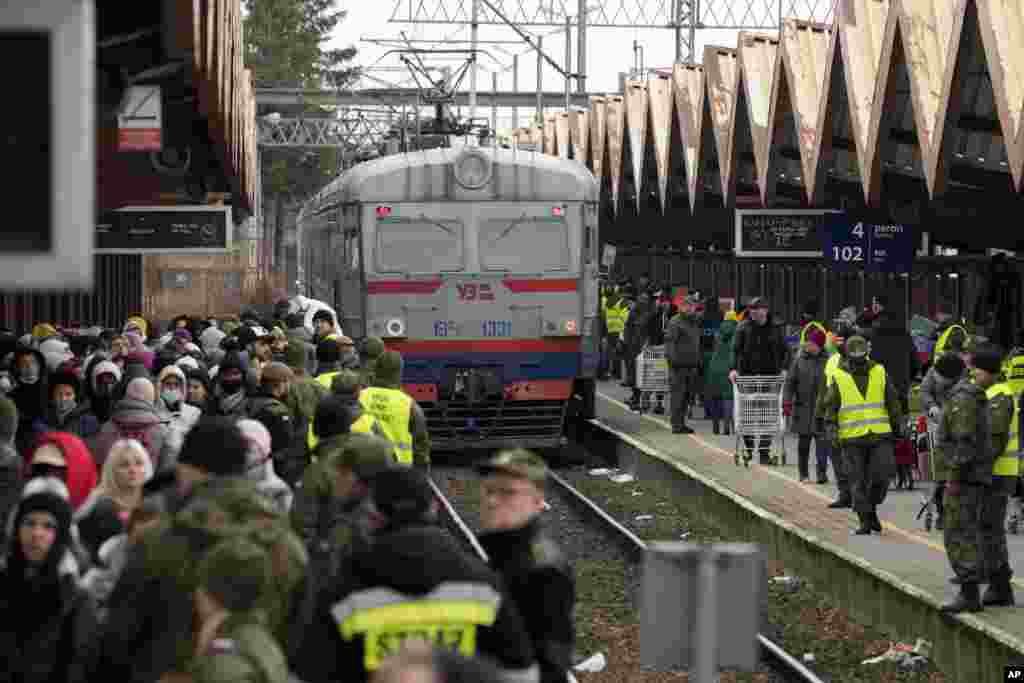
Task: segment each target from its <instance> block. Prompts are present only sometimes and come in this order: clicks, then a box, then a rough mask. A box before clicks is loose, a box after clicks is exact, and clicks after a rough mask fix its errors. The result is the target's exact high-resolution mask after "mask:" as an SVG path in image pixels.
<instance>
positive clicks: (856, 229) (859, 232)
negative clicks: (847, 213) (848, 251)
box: [853, 223, 864, 239]
mask: <svg viewBox="0 0 1024 683" xmlns="http://www.w3.org/2000/svg"><path fill="white" fill-rule="evenodd" d="M853 234H854V236H855V237H857V238H858V239H864V224H863V223H858V224H857V225H855V226H853Z"/></svg>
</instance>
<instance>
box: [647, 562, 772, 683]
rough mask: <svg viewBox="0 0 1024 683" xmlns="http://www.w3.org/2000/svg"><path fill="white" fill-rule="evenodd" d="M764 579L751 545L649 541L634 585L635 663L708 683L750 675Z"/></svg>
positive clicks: (754, 662)
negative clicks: (720, 675)
mask: <svg viewBox="0 0 1024 683" xmlns="http://www.w3.org/2000/svg"><path fill="white" fill-rule="evenodd" d="M764 582H765V573H764V558H763V556H762V554H761V551H760V549H759V548H758V547H757V546H756V545H751V544H745V543H727V544H721V545H712V546H699V545H694V544H692V543H679V542H667V543H651V544H649V545H648V546H647V552H646V554H645V558H644V569H643V582H642V585H641V602H640V662H641V664H642V665H643V666H644V667H645V668H650V669H655V670H660V671H665V670H684V669H689V670H690V671H691V672H692V673H693V678H692V679H691V680H693V681H694V682H695V683H713V681H715V680H717V672H718V671H719V670H722V669H729V670H737V671H754V670H756V668H757V664H758V659H759V646H758V642H757V632H758V629H759V626H760V619H761V599H762V596H763V595H764Z"/></svg>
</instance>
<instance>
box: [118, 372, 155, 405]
mask: <svg viewBox="0 0 1024 683" xmlns="http://www.w3.org/2000/svg"><path fill="white" fill-rule="evenodd" d="M124 397H125V398H131V399H135V400H136V401H142V402H143V403H156V390H155V389H154V388H153V383H152V382H150V381H149V380H148V379H146V378H145V377H136V378H135V379H133V380H132V381H131V382H128V386H127V387H126V388H125V390H124Z"/></svg>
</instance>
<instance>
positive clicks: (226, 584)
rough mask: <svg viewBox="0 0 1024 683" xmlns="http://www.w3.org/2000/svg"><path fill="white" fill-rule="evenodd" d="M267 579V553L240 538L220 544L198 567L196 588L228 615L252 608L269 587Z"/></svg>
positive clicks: (269, 574) (268, 576) (269, 577)
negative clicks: (218, 604)
mask: <svg viewBox="0 0 1024 683" xmlns="http://www.w3.org/2000/svg"><path fill="white" fill-rule="evenodd" d="M270 580H271V572H270V558H269V557H268V556H267V553H266V552H265V551H264V550H263V549H262V548H260V547H259V546H258V545H256V544H255V543H253V542H252V541H250V540H248V539H246V538H242V537H234V538H229V539H227V540H224V541H221V542H220V543H218V544H217V545H216V546H214V547H213V549H212V550H210V552H208V553H207V554H206V557H205V558H203V561H202V563H201V564H200V565H199V587H200V588H202V589H203V590H204V591H206V593H207V594H208V595H209V596H210V597H211V598H213V599H214V600H216V601H217V602H219V603H220V604H221V605H222V606H223V607H224V608H225V609H227V610H228V611H229V612H246V611H249V610H251V609H252V608H253V607H255V606H256V605H257V604H258V603H259V601H260V599H261V598H262V597H263V596H264V594H265V593H266V592H267V590H268V589H269V588H270Z"/></svg>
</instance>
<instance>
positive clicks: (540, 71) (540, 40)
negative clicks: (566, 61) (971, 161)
mask: <svg viewBox="0 0 1024 683" xmlns="http://www.w3.org/2000/svg"><path fill="white" fill-rule="evenodd" d="M543 45H544V36H537V125H538V126H543V125H544V57H543V52H542V49H543Z"/></svg>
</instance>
